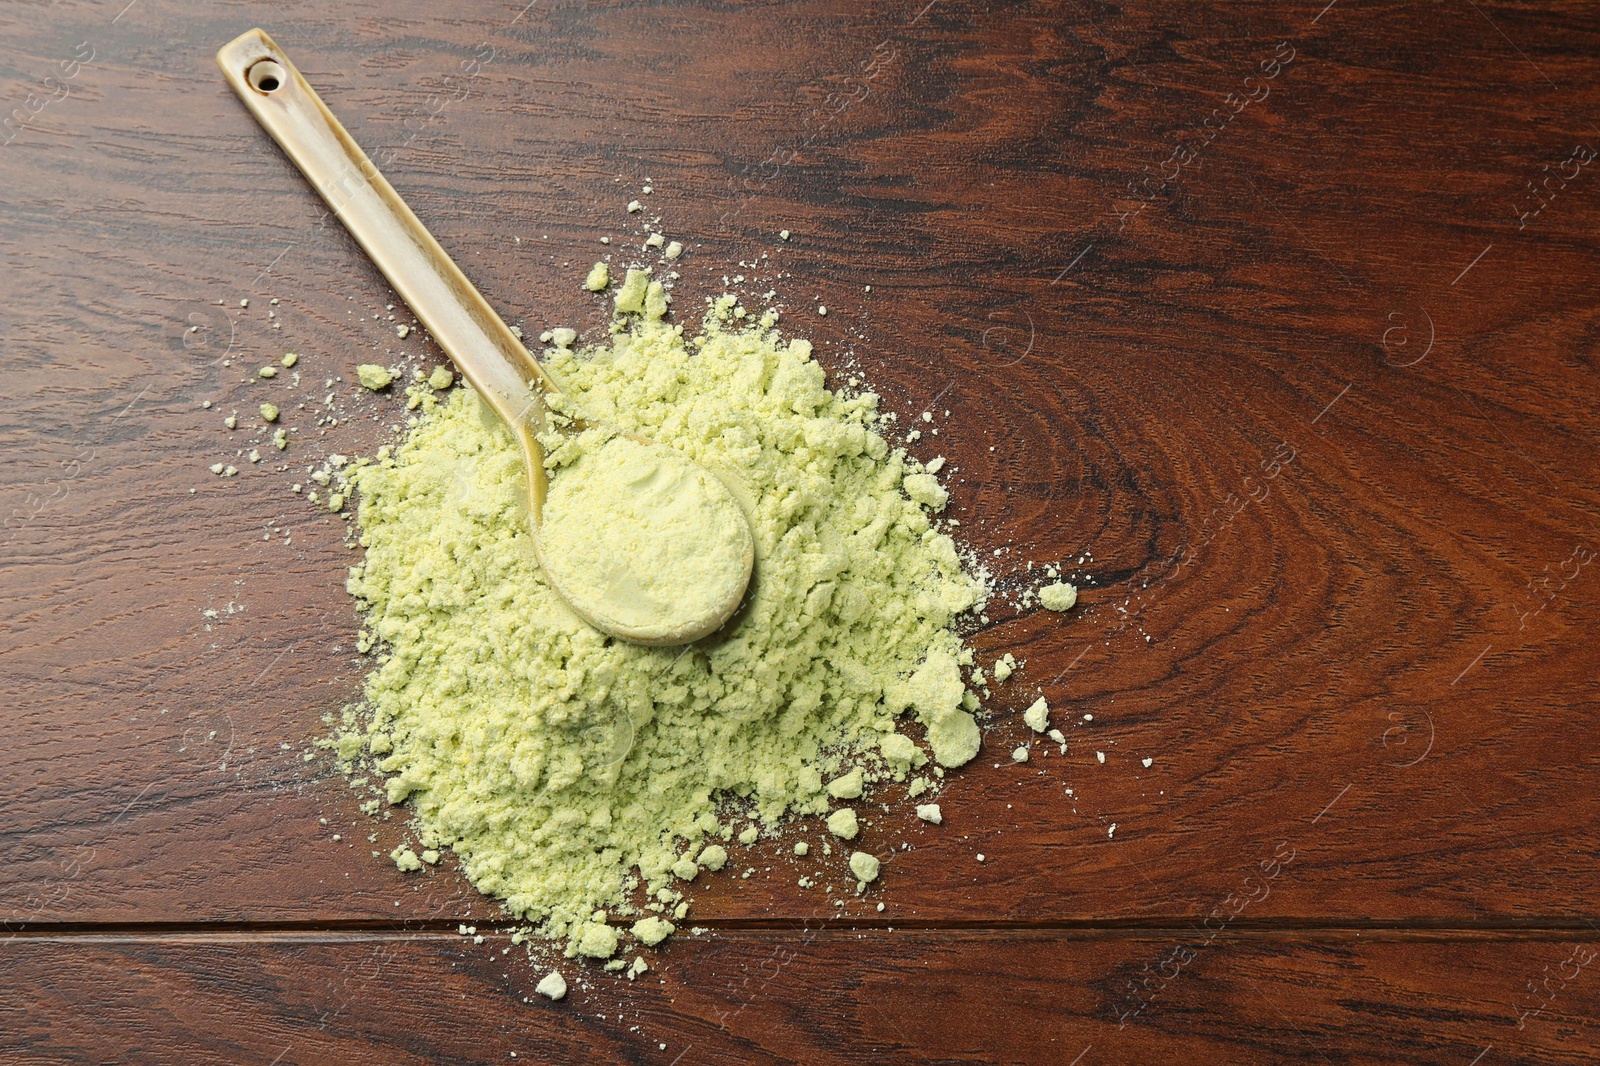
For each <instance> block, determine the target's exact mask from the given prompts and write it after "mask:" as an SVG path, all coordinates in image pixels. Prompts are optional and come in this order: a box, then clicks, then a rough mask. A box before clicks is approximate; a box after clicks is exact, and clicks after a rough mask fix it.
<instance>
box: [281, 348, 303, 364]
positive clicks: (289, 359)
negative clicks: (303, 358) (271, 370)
mask: <svg viewBox="0 0 1600 1066" xmlns="http://www.w3.org/2000/svg"><path fill="white" fill-rule="evenodd" d="M299 361H300V355H299V353H297V352H284V353H283V358H282V359H279V360H278V362H280V363H282V364H283V365H284V366H286V367H287V366H294V365H295V364H296V363H298V362H299Z"/></svg>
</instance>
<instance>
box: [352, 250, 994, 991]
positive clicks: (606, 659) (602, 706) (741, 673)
mask: <svg viewBox="0 0 1600 1066" xmlns="http://www.w3.org/2000/svg"><path fill="white" fill-rule="evenodd" d="M735 304H736V301H735V299H734V298H733V297H731V296H728V297H722V298H720V299H719V300H718V301H716V302H715V304H714V306H713V308H712V310H711V312H710V314H709V315H708V317H707V319H706V321H705V324H704V327H703V332H702V334H701V335H700V336H697V337H692V338H691V337H686V336H685V335H684V333H685V331H683V330H682V329H680V328H676V327H674V326H673V325H671V324H669V323H668V322H666V321H665V320H664V316H665V313H666V305H667V301H666V299H664V297H663V293H662V290H661V287H660V285H659V283H657V282H653V281H650V280H649V278H648V274H647V272H643V271H635V270H630V271H629V272H628V276H627V278H626V280H625V282H624V283H623V284H622V286H621V287H620V288H619V290H618V292H617V298H616V306H617V308H618V324H617V326H616V327H615V328H614V332H613V334H612V336H610V337H609V338H608V341H607V343H606V345H605V346H603V347H599V348H594V349H588V350H583V351H574V350H571V349H569V348H567V347H564V346H560V347H555V348H551V349H547V350H546V351H545V353H544V355H545V358H546V360H547V366H548V369H549V370H550V372H551V374H552V375H553V376H554V377H555V378H556V379H557V381H558V382H559V384H560V385H561V386H562V389H563V396H562V397H561V399H560V401H559V405H560V406H561V407H564V408H566V409H567V410H568V413H572V414H579V415H583V416H585V417H587V418H589V419H591V420H592V421H593V423H595V424H605V425H611V426H615V427H617V428H619V429H621V430H623V431H625V432H633V433H638V434H641V435H643V436H645V437H648V438H651V439H653V440H656V441H658V442H661V443H662V444H665V445H669V446H670V447H672V448H675V449H678V450H679V451H681V452H682V453H683V454H684V455H686V456H688V457H689V458H690V459H692V460H694V462H696V463H698V464H699V465H700V466H701V467H703V468H704V469H706V470H708V471H711V472H713V473H714V474H715V475H716V477H717V479H718V480H719V481H720V482H721V483H723V484H725V485H726V486H727V488H728V490H729V492H730V493H731V494H732V497H733V498H734V499H735V500H736V501H737V503H738V506H739V507H740V508H741V509H742V510H743V511H744V514H745V517H747V519H748V522H749V528H750V530H751V531H752V532H753V534H754V541H755V543H754V552H755V560H756V562H755V570H754V577H753V579H752V581H751V585H750V592H749V594H748V596H747V599H746V601H745V603H744V605H743V606H742V607H741V609H740V610H739V612H738V613H737V614H735V615H734V617H733V618H732V620H731V621H730V622H729V623H728V625H727V626H726V627H724V629H723V630H721V631H719V632H718V633H716V634H714V635H713V636H711V637H709V638H707V639H705V640H702V641H699V642H698V643H695V644H690V645H686V646H682V647H665V648H653V647H645V646H641V645H637V644H631V643H627V642H623V641H619V640H615V639H612V638H609V637H607V636H605V635H604V634H602V633H600V632H599V631H597V630H595V629H594V628H592V627H590V626H589V625H587V624H585V623H584V622H583V621H581V620H580V619H579V618H577V617H576V616H575V615H574V614H573V612H572V611H571V609H570V608H568V607H567V605H566V604H565V603H564V602H563V601H562V599H561V598H560V597H559V596H557V595H556V594H555V592H554V590H553V589H552V587H551V585H550V584H549V582H548V581H547V580H546V578H545V577H544V575H543V573H542V572H541V570H540V568H539V566H538V564H537V562H536V560H535V555H534V552H533V545H532V541H531V531H530V528H529V523H528V516H527V513H526V509H525V505H524V499H525V489H524V475H523V472H522V456H521V453H520V451H519V449H518V447H517V445H516V444H515V443H514V441H513V440H512V438H511V436H510V435H509V434H508V433H507V432H505V431H504V430H503V429H502V428H501V427H500V426H499V425H498V423H497V422H496V420H495V419H494V418H493V417H492V416H490V415H489V414H488V413H487V412H486V411H484V410H480V404H479V402H478V400H477V399H476V397H475V395H474V394H473V393H472V392H471V390H470V389H468V388H465V387H463V388H460V389H457V390H455V391H454V392H453V393H450V394H448V395H447V396H445V397H443V398H438V397H435V396H434V395H433V393H432V392H428V393H427V395H426V396H425V398H424V401H423V402H421V403H420V405H419V410H418V412H417V416H416V418H415V419H414V420H413V426H412V428H411V430H410V433H409V435H408V437H407V439H406V440H405V441H404V443H402V444H400V445H399V446H398V447H397V448H395V449H393V451H392V453H389V452H386V453H383V457H382V458H379V459H377V460H370V461H362V462H360V463H358V464H355V465H354V467H353V468H351V469H349V470H348V478H349V481H350V489H349V491H350V492H351V493H353V497H352V503H354V504H359V510H358V514H357V524H358V527H359V540H360V544H361V546H362V547H363V548H364V549H365V555H364V558H363V560H362V561H361V562H360V563H359V564H357V565H356V566H355V567H353V568H352V570H351V574H350V578H349V583H348V587H349V590H350V592H351V593H352V594H353V595H354V596H355V597H357V599H358V600H359V601H360V603H361V604H362V606H363V607H364V610H365V613H366V628H365V629H364V631H363V633H362V634H361V637H360V640H359V642H358V646H359V647H360V648H362V649H363V650H368V649H370V650H372V651H373V653H374V661H373V668H372V670H371V673H370V674H369V675H368V677H367V679H366V682H365V687H364V691H363V697H364V698H363V701H362V703H361V704H360V705H357V706H352V707H350V708H347V709H346V712H345V715H344V718H343V721H342V724H341V725H340V726H339V728H338V729H337V731H336V732H335V734H334V736H333V737H332V738H330V740H329V741H328V742H327V743H328V745H329V746H330V747H333V748H334V749H335V750H336V751H337V753H338V755H339V757H340V759H341V761H342V763H343V765H344V766H345V768H346V769H347V770H348V771H349V772H350V773H352V774H358V773H363V772H367V771H370V770H376V771H377V772H378V773H379V774H380V775H381V777H382V778H383V780H384V792H385V794H386V796H387V799H388V800H389V802H390V803H396V804H398V803H409V804H410V805H411V807H412V808H413V812H414V813H413V817H412V820H411V826H412V829H413V831H414V833H415V834H416V836H417V837H418V838H419V842H420V846H421V847H424V848H429V849H443V848H450V849H453V850H454V851H455V852H456V854H457V855H458V856H459V858H460V864H461V869H462V870H463V871H464V872H465V874H466V875H467V877H468V878H469V879H470V880H471V881H472V882H473V884H474V885H476V886H477V887H478V888H479V889H480V890H482V891H483V892H485V893H487V894H489V895H492V896H494V897H497V898H499V899H500V900H502V901H503V903H504V905H505V907H506V908H507V910H508V911H510V912H511V913H512V914H514V915H516V916H518V917H520V918H522V919H524V920H527V921H529V922H531V923H533V924H534V925H536V926H537V927H538V930H539V932H541V933H542V934H544V935H546V936H550V937H556V938H562V939H565V941H566V944H567V952H568V954H569V955H572V954H583V955H586V956H589V957H593V958H600V957H608V956H610V955H611V954H612V953H613V952H614V951H615V949H616V942H615V940H614V939H613V937H612V936H611V935H608V933H607V932H603V931H602V930H605V929H607V926H606V925H605V924H604V923H602V922H599V921H598V918H601V917H609V918H610V919H611V920H613V921H616V920H619V919H621V918H622V917H623V916H627V918H628V919H629V920H630V921H632V920H633V919H635V918H639V917H643V918H644V921H643V922H642V923H636V924H635V925H634V929H633V933H634V935H635V937H636V938H638V939H640V940H642V941H644V942H646V943H649V942H651V941H652V940H655V939H658V938H659V937H660V936H664V935H665V933H666V931H667V929H670V924H669V923H666V922H665V921H651V920H650V912H662V913H667V914H668V915H669V916H676V917H679V918H681V917H682V915H683V913H685V911H686V907H685V905H684V904H683V903H682V902H680V900H681V895H680V893H681V892H682V890H683V889H685V888H687V887H688V885H687V883H686V881H684V880H675V878H674V873H675V872H676V871H681V873H682V874H689V873H691V869H693V870H695V871H696V872H697V871H698V868H699V866H698V865H697V864H696V863H695V862H694V859H695V858H696V857H697V856H698V857H699V858H700V860H701V864H703V865H704V867H705V868H706V869H708V870H716V869H717V868H719V867H720V866H722V865H723V863H725V862H726V861H727V859H726V849H725V848H723V847H722V846H721V845H720V844H717V845H714V846H712V847H706V848H704V849H703V850H702V847H701V846H702V844H704V843H706V842H707V839H708V838H711V839H715V840H719V841H723V842H727V841H731V840H732V839H733V837H734V835H735V833H736V832H737V830H738V825H736V824H735V821H736V820H735V815H737V822H738V823H739V824H743V825H745V826H746V827H747V828H746V829H745V830H744V832H742V833H739V836H740V838H741V840H743V839H745V838H746V837H748V838H749V839H751V840H754V839H755V838H756V836H757V834H756V833H755V831H754V828H755V827H754V826H752V825H750V824H749V822H748V821H746V819H755V820H756V821H757V822H759V823H760V824H761V825H763V826H764V827H766V828H767V829H772V830H775V829H776V828H777V827H778V826H779V825H781V824H782V823H783V822H784V821H786V820H788V819H791V818H794V817H799V816H821V815H824V814H827V813H828V811H829V806H830V795H829V792H830V791H832V792H833V793H834V794H835V795H839V794H841V793H842V794H845V795H848V794H851V793H855V792H856V791H857V789H858V787H859V788H860V789H861V790H862V791H864V792H866V793H868V794H870V792H871V791H872V789H873V787H874V785H875V784H877V783H878V782H881V781H884V780H888V779H892V780H899V781H904V780H905V779H906V778H907V776H908V774H909V772H910V771H912V770H914V769H917V768H919V767H922V766H924V765H926V763H927V761H928V755H927V754H926V753H925V751H924V749H923V747H922V746H921V745H919V744H917V743H914V742H913V740H912V738H911V737H908V736H905V735H902V734H900V733H899V732H898V731H897V730H898V727H899V726H900V725H901V723H902V721H903V719H902V716H903V715H905V716H910V717H914V718H915V720H916V721H917V722H918V723H920V725H921V726H922V727H923V728H924V730H925V735H926V738H927V741H926V744H927V747H928V748H930V749H931V754H932V757H933V758H934V759H935V760H936V761H937V762H938V763H940V764H941V765H943V766H959V765H961V764H962V763H964V762H966V761H968V760H970V759H971V758H972V757H973V756H974V755H975V754H976V753H977V751H978V747H979V741H980V738H979V730H978V726H977V723H976V722H975V721H974V719H973V717H972V715H971V713H970V712H969V710H968V709H967V708H970V707H975V706H976V705H977V704H976V701H975V698H974V697H972V696H971V695H969V694H968V693H967V691H966V688H965V685H964V683H963V680H962V673H961V672H962V670H963V668H967V667H970V666H971V664H972V661H973V660H972V654H971V652H970V651H969V650H967V649H966V648H965V646H964V645H963V643H962V641H961V639H960V637H959V636H958V634H957V632H956V629H955V627H956V624H957V621H958V619H959V618H960V616H962V615H963V613H964V612H967V611H968V610H970V609H972V608H975V607H977V606H979V605H980V604H981V603H982V601H983V600H984V598H985V595H986V590H985V588H984V585H983V583H982V581H981V580H980V579H979V578H978V577H976V576H974V575H973V574H972V573H970V572H968V570H967V569H966V568H965V567H964V566H963V564H962V562H961V560H960V558H959V557H958V555H957V551H956V546H955V544H954V542H953V541H952V540H951V539H950V537H949V536H947V535H946V534H944V533H943V532H941V531H940V530H939V529H937V528H936V527H935V526H934V525H933V523H932V521H931V519H930V517H929V514H928V511H929V509H933V508H938V507H942V506H943V505H944V503H945V498H946V497H945V492H944V490H943V488H942V487H940V486H939V485H938V483H937V481H936V479H934V477H933V476H932V475H930V474H927V473H925V472H924V470H923V468H922V467H921V466H920V465H919V464H917V463H916V462H915V461H914V460H911V459H909V458H908V457H907V456H906V455H905V453H904V452H903V451H901V450H898V449H895V448H891V447H890V446H889V444H888V443H887V442H886V441H885V440H884V438H883V436H882V435H880V433H879V432H878V428H877V427H878V425H879V423H880V419H879V415H878V411H877V403H878V399H877V397H876V396H875V395H873V394H871V393H863V394H860V395H855V396H844V395H837V394H834V393H831V392H829V391H828V390H827V389H826V388H825V387H824V377H823V370H822V367H821V366H820V365H818V364H817V362H815V361H814V360H813V359H812V357H811V346H810V345H809V344H808V343H807V342H805V341H803V340H791V339H786V338H783V337H781V336H780V335H779V334H778V333H777V331H776V330H775V329H774V328H773V326H774V324H775V316H773V315H771V313H768V314H767V315H766V316H763V317H762V318H761V319H760V320H759V321H757V322H756V323H754V324H753V325H751V324H750V322H749V320H748V319H745V318H743V316H740V317H735V313H734V308H735ZM363 369H365V368H363ZM363 383H365V382H363ZM579 447H580V448H581V447H582V446H581V445H579ZM564 461H570V457H567V456H562V455H559V454H558V455H553V456H552V457H551V463H552V465H553V466H554V467H555V468H556V469H557V472H556V473H555V476H554V478H553V482H552V483H553V484H554V483H556V482H558V481H559V479H560V478H561V477H562V476H563V474H562V473H561V472H560V471H559V467H560V466H561V464H562V463H563V462H564ZM593 532H594V534H595V535H598V536H608V535H609V534H607V533H606V531H604V530H595V531H593ZM824 781H828V782H832V783H833V786H834V787H833V788H832V789H831V790H830V789H828V788H825V787H824V784H823V782H824ZM858 783H859V784H858ZM855 823H856V818H855V814H854V812H853V811H850V810H848V809H843V810H839V811H835V812H834V813H833V816H832V817H830V818H829V819H828V825H829V828H830V829H831V830H832V831H833V832H834V834H836V835H837V836H841V837H844V838H845V839H851V838H853V837H855V836H856V824H855ZM797 850H798V849H797ZM407 865H408V866H409V865H410V864H409V863H407ZM861 865H863V864H861V863H857V866H858V867H859V866H861ZM853 872H856V873H857V874H858V875H859V874H861V873H864V872H866V871H865V870H864V869H857V870H855V871H853ZM680 876H681V875H680ZM612 928H614V927H612ZM551 983H552V984H553V983H554V982H551ZM541 991H545V990H544V989H541ZM546 994H549V993H548V992H546Z"/></svg>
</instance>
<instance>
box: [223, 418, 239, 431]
mask: <svg viewBox="0 0 1600 1066" xmlns="http://www.w3.org/2000/svg"><path fill="white" fill-rule="evenodd" d="M222 424H223V425H224V426H226V427H227V428H229V429H238V428H239V416H238V415H229V416H228V417H227V418H224V419H223V420H222Z"/></svg>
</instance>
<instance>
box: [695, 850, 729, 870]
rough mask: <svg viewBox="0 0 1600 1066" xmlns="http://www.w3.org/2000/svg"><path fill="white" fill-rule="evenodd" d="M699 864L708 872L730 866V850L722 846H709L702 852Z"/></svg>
mask: <svg viewBox="0 0 1600 1066" xmlns="http://www.w3.org/2000/svg"><path fill="white" fill-rule="evenodd" d="M699 862H700V865H701V866H704V867H705V868H706V869H707V870H712V871H716V870H720V869H722V868H723V867H724V866H726V865H728V849H727V848H725V847H723V846H722V845H721V844H708V845H707V846H706V847H705V848H704V849H703V850H702V851H701V852H700V859H699Z"/></svg>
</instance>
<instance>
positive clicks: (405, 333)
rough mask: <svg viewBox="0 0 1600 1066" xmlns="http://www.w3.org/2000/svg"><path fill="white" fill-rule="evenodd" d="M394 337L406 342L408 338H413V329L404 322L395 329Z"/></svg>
mask: <svg viewBox="0 0 1600 1066" xmlns="http://www.w3.org/2000/svg"><path fill="white" fill-rule="evenodd" d="M394 335H395V336H396V337H399V338H400V339H401V340H405V339H406V338H407V337H409V336H411V327H410V326H408V325H406V324H405V323H404V322H401V323H400V324H399V325H397V326H395V327H394Z"/></svg>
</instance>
